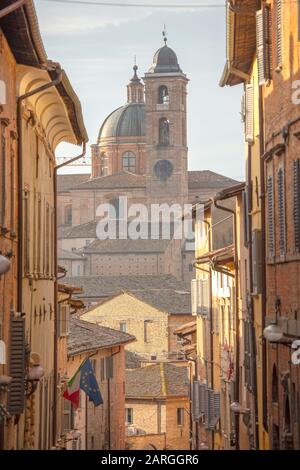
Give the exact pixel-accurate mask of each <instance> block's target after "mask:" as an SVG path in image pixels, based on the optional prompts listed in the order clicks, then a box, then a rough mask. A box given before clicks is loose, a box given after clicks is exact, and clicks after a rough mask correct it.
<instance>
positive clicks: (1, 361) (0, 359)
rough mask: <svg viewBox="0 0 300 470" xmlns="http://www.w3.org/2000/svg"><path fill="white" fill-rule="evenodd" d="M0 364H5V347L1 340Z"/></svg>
mask: <svg viewBox="0 0 300 470" xmlns="http://www.w3.org/2000/svg"><path fill="white" fill-rule="evenodd" d="M0 364H6V347H5V343H4V341H2V340H0Z"/></svg>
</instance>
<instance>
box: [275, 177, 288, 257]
mask: <svg viewBox="0 0 300 470" xmlns="http://www.w3.org/2000/svg"><path fill="white" fill-rule="evenodd" d="M277 185H278V222H279V252H280V255H281V256H283V255H284V254H285V249H286V233H285V198H284V173H283V169H282V168H280V169H279V170H278V175H277Z"/></svg>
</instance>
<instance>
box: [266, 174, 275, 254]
mask: <svg viewBox="0 0 300 470" xmlns="http://www.w3.org/2000/svg"><path fill="white" fill-rule="evenodd" d="M267 212H268V251H269V256H271V257H272V256H274V254H275V240H274V236H275V234H274V202H273V178H272V176H269V177H268V180H267Z"/></svg>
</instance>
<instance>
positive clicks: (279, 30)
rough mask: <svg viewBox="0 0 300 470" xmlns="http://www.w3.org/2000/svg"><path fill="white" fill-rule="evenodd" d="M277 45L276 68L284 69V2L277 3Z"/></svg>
mask: <svg viewBox="0 0 300 470" xmlns="http://www.w3.org/2000/svg"><path fill="white" fill-rule="evenodd" d="M275 19H276V24H275V44H276V68H277V70H280V69H281V67H282V0H276V2H275Z"/></svg>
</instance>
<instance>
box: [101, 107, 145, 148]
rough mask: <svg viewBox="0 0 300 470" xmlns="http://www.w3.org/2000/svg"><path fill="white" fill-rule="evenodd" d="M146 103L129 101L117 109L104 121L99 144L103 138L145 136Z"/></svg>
mask: <svg viewBox="0 0 300 470" xmlns="http://www.w3.org/2000/svg"><path fill="white" fill-rule="evenodd" d="M145 134H146V131H145V103H128V104H126V105H125V106H121V107H120V108H117V109H115V110H114V111H113V112H112V113H111V114H109V116H108V117H107V118H106V119H105V121H104V122H103V124H102V126H101V128H100V131H99V134H98V144H99V143H101V141H102V140H103V139H105V141H106V142H107V139H111V138H112V139H113V140H115V139H116V138H118V137H140V136H143V137H145Z"/></svg>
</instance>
